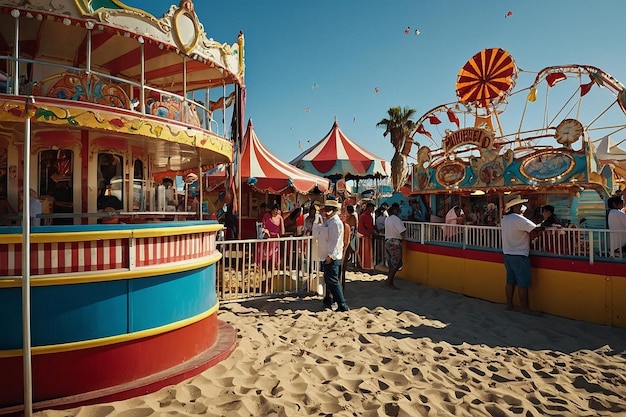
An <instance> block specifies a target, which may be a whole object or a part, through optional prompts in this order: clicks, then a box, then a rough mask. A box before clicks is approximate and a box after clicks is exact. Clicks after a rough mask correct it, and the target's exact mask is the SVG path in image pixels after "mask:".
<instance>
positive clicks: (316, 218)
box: [302, 203, 324, 236]
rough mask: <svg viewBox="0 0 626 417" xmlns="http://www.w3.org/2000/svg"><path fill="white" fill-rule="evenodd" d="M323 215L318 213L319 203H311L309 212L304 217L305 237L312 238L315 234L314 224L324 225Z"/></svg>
mask: <svg viewBox="0 0 626 417" xmlns="http://www.w3.org/2000/svg"><path fill="white" fill-rule="evenodd" d="M323 221H324V220H323V219H322V215H321V214H319V213H318V212H317V203H311V205H310V206H309V212H308V213H307V214H305V215H304V226H303V227H302V231H303V232H304V235H305V236H311V233H312V232H313V225H314V224H322V223H323Z"/></svg>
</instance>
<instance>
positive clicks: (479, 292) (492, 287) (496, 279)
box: [462, 259, 506, 304]
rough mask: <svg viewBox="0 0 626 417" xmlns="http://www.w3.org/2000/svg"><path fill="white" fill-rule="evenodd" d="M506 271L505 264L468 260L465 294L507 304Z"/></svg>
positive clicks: (466, 264) (464, 283) (463, 288)
mask: <svg viewBox="0 0 626 417" xmlns="http://www.w3.org/2000/svg"><path fill="white" fill-rule="evenodd" d="M505 287H506V270H505V269H504V264H501V263H496V262H486V261H475V260H473V259H466V262H465V271H464V274H463V287H462V290H463V294H466V295H469V296H471V297H476V298H480V299H483V300H488V301H492V302H494V303H503V304H504V303H505V302H506V295H505V293H504V291H505Z"/></svg>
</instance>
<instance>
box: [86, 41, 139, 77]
mask: <svg viewBox="0 0 626 417" xmlns="http://www.w3.org/2000/svg"><path fill="white" fill-rule="evenodd" d="M92 45H93V44H92ZM140 49H141V48H140V43H139V42H137V41H136V40H135V39H128V38H123V37H120V36H115V37H109V38H108V39H107V41H106V42H103V43H101V44H99V45H97V46H94V47H93V48H92V54H91V62H92V63H93V64H95V65H98V66H100V67H102V68H106V69H108V70H109V71H110V72H111V74H122V73H123V72H124V71H125V70H126V69H127V68H128V66H129V65H132V64H135V63H136V64H137V65H140V62H141V52H140Z"/></svg>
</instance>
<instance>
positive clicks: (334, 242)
mask: <svg viewBox="0 0 626 417" xmlns="http://www.w3.org/2000/svg"><path fill="white" fill-rule="evenodd" d="M340 207H341V205H340V204H339V201H337V200H335V199H330V198H328V199H326V201H325V202H324V214H325V216H326V221H325V222H324V227H326V228H327V229H328V246H327V251H326V256H325V258H324V261H323V262H322V267H323V270H324V283H325V284H326V291H327V294H326V296H325V297H324V300H323V301H324V307H325V308H331V307H332V304H333V301H334V302H336V303H337V311H349V310H350V308H349V307H348V304H346V300H345V298H344V296H343V290H342V288H341V283H340V282H339V273H340V269H341V263H342V257H343V244H344V242H343V233H344V225H343V222H342V221H341V219H340V218H339V209H340Z"/></svg>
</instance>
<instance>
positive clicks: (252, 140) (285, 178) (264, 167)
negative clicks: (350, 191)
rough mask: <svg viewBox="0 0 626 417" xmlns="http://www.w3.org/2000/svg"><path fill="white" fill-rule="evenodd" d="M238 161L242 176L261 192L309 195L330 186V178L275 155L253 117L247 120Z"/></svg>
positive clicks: (325, 189)
mask: <svg viewBox="0 0 626 417" xmlns="http://www.w3.org/2000/svg"><path fill="white" fill-rule="evenodd" d="M239 163H240V165H241V177H242V179H244V180H246V182H247V183H248V185H250V186H252V187H254V188H255V189H257V190H259V191H264V192H269V193H271V194H280V193H284V192H289V191H291V190H292V189H293V190H294V191H296V192H298V193H300V194H308V193H309V192H311V191H314V190H315V188H316V187H317V189H318V190H319V191H320V192H325V191H327V190H328V188H329V181H328V179H326V178H322V177H320V176H317V175H314V174H310V173H308V172H305V171H302V170H300V169H298V168H296V167H294V166H293V165H290V164H288V163H287V162H284V161H282V160H281V159H279V158H278V157H277V156H275V155H274V154H272V153H271V152H270V151H269V150H268V149H267V148H266V147H265V146H264V145H263V144H262V143H261V141H260V140H259V138H258V136H257V134H256V132H255V131H254V126H253V125H252V120H249V121H248V128H247V129H246V134H245V136H244V138H243V147H242V152H241V156H240V158H239Z"/></svg>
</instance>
